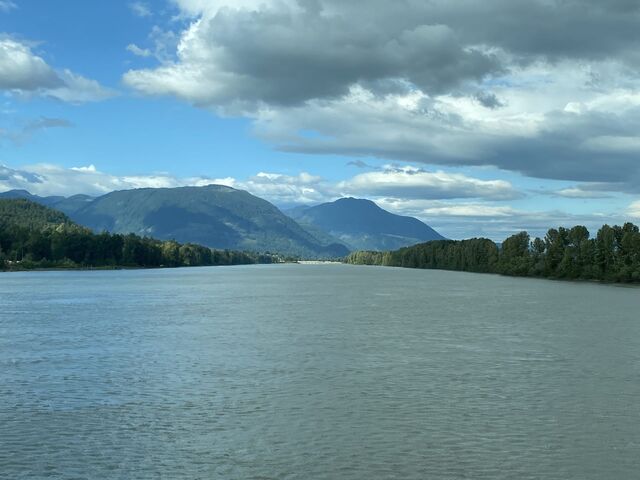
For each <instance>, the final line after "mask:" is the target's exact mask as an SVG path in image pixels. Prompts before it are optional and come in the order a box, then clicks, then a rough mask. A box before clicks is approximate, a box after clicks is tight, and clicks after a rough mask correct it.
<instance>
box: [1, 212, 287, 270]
mask: <svg viewBox="0 0 640 480" xmlns="http://www.w3.org/2000/svg"><path fill="white" fill-rule="evenodd" d="M277 261H280V259H279V258H278V257H277V256H276V255H271V254H258V253H248V252H236V251H230V250H213V249H210V248H207V247H203V246H201V245H195V244H190V243H187V244H180V243H178V242H175V241H161V240H155V239H152V238H147V237H140V236H138V235H134V234H128V235H121V234H111V233H107V232H103V233H93V232H92V231H91V230H89V229H87V228H85V227H81V226H79V225H77V224H75V223H73V222H71V221H70V220H69V219H68V217H66V216H65V215H64V214H62V213H60V212H56V211H54V210H51V209H48V208H46V207H42V206H40V205H36V204H34V203H32V202H27V201H26V200H11V201H9V200H3V201H0V269H4V270H19V269H32V268H100V267H103V268H108V267H145V268H152V267H186V266H212V265H241V264H253V263H274V262H277Z"/></svg>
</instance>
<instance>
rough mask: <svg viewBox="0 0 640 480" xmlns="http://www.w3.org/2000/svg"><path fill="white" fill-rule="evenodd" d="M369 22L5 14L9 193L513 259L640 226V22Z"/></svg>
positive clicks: (394, 16) (445, 13)
mask: <svg viewBox="0 0 640 480" xmlns="http://www.w3.org/2000/svg"><path fill="white" fill-rule="evenodd" d="M355 3H358V4H357V5H356V4H355ZM355 3H349V4H344V2H338V1H337V0H314V1H311V0H236V1H230V0H156V1H110V2H87V1H84V0H65V1H64V2H42V1H34V0H11V1H9V0H0V90H2V98H1V103H0V112H1V113H0V190H9V189H12V188H24V189H27V190H29V191H31V192H33V193H36V194H39V195H50V194H55V195H71V194H74V193H88V194H91V195H99V194H102V193H106V192H108V191H111V190H114V189H124V188H137V187H145V186H158V187H160V186H179V185H204V184H207V183H212V182H215V183H224V184H228V185H231V186H234V187H237V188H243V189H247V190H249V191H250V192H252V193H254V194H256V195H259V196H262V197H264V198H266V199H268V200H270V201H272V202H274V203H276V204H277V205H278V206H281V207H282V208H286V207H290V206H293V205H297V204H302V203H306V204H310V203H320V202H323V201H331V200H333V199H336V198H338V197H340V196H344V195H350V196H357V197H365V198H371V199H373V200H375V201H376V202H378V203H379V204H380V205H381V206H383V207H384V208H387V209H389V210H391V211H394V212H396V213H401V214H407V215H413V216H417V217H418V218H421V219H422V220H424V221H426V222H427V223H429V224H430V225H431V226H433V227H434V228H436V229H438V230H439V231H441V233H443V234H444V235H447V236H449V237H452V238H465V237H470V236H480V235H484V236H489V237H491V238H494V239H496V240H500V239H502V238H504V237H505V236H506V235H509V234H511V233H514V232H517V231H520V230H522V229H526V230H529V231H530V232H531V233H533V234H535V235H541V234H543V233H544V231H545V230H546V229H547V228H550V227H555V226H558V225H574V224H585V225H587V226H588V227H589V228H591V229H592V230H593V229H594V228H596V227H598V226H599V225H601V224H602V223H622V222H624V221H634V220H637V219H638V218H639V217H640V195H639V194H638V191H639V190H640V168H639V166H640V165H639V162H638V159H639V158H640V137H638V133H637V132H638V131H640V130H638V128H637V127H638V126H640V80H639V79H638V74H637V72H638V69H639V68H640V60H638V56H637V53H636V52H637V51H638V47H640V33H639V31H640V29H638V28H636V27H637V26H638V25H640V12H639V10H638V6H637V5H636V4H635V2H628V1H625V0H612V1H610V2H603V3H602V4H599V5H595V6H594V5H593V2H586V1H582V0H572V1H570V2H563V3H557V4H554V3H553V2H545V1H542V0H539V1H538V0H534V1H531V2H528V3H526V4H524V3H523V4H520V5H519V6H518V5H516V6H514V4H513V3H512V2H511V3H510V2H507V1H506V0H489V1H487V2H470V1H464V2H461V3H460V4H459V5H453V4H451V3H450V2H445V1H444V0H435V1H434V2H430V3H426V2H415V1H412V0H404V1H400V2H398V3H397V4H395V7H393V8H392V6H391V5H390V3H389V2H384V1H382V0H368V1H367V2H355ZM541 21H542V23H541ZM542 24H543V25H544V28H543V29H542V31H541V29H540V28H539V26H540V25H542ZM596 38H600V39H601V40H600V41H598V42H596V41H595V40H594V39H596Z"/></svg>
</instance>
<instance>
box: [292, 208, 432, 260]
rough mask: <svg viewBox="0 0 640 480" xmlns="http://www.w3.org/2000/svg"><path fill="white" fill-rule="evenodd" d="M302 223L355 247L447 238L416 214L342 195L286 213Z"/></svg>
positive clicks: (403, 244) (399, 245) (393, 246)
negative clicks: (338, 197) (410, 215)
mask: <svg viewBox="0 0 640 480" xmlns="http://www.w3.org/2000/svg"><path fill="white" fill-rule="evenodd" d="M286 213H287V214H288V215H290V216H291V217H292V218H294V219H295V220H296V221H298V223H300V224H301V225H302V226H304V227H306V226H313V227H315V228H319V229H321V230H323V231H325V232H327V233H328V234H330V235H332V236H334V237H336V238H338V239H339V240H341V241H343V242H344V243H345V244H346V245H347V246H349V247H350V248H352V249H355V250H396V249H398V248H402V247H406V246H409V245H415V244H417V243H421V242H427V241H430V240H443V239H444V237H443V236H442V235H440V234H439V233H438V232H436V231H435V230H434V229H433V228H431V227H430V226H428V225H426V224H425V223H423V222H421V221H420V220H418V219H416V218H413V217H403V216H400V215H395V214H393V213H390V212H387V211H386V210H383V209H382V208H380V207H379V206H378V205H376V204H375V203H374V202H372V201H370V200H362V199H356V198H341V199H339V200H336V201H335V202H331V203H323V204H321V205H317V206H314V207H307V208H301V207H296V208H295V209H292V210H288V211H287V212H286Z"/></svg>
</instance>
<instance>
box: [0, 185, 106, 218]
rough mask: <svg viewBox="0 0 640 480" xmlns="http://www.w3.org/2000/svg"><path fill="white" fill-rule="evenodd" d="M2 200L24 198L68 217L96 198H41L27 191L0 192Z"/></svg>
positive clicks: (76, 196) (79, 196)
mask: <svg viewBox="0 0 640 480" xmlns="http://www.w3.org/2000/svg"><path fill="white" fill-rule="evenodd" d="M0 198H7V199H16V198H23V199H25V200H31V201H32V202H36V203H39V204H40V205H45V206H47V207H51V208H54V209H56V210H60V211H61V212H64V213H66V214H67V215H69V214H70V213H73V212H76V211H78V210H80V209H81V208H83V207H85V206H87V205H88V204H89V203H90V202H92V201H93V200H94V197H90V196H89V195H73V196H72V197H61V196H53V197H39V196H38V195H33V194H31V193H29V192H27V191H26V190H9V191H8V192H0Z"/></svg>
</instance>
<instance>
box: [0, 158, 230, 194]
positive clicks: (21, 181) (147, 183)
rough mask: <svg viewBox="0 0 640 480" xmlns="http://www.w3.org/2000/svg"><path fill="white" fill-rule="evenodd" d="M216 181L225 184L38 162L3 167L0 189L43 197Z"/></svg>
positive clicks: (207, 179) (209, 180)
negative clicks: (15, 166) (22, 191)
mask: <svg viewBox="0 0 640 480" xmlns="http://www.w3.org/2000/svg"><path fill="white" fill-rule="evenodd" d="M213 183H224V179H223V180H222V181H220V180H218V179H215V178H206V177H189V178H178V177H175V176H172V175H169V174H163V173H159V174H151V175H124V176H117V175H111V174H108V173H105V172H102V171H100V170H98V168H96V166H95V165H86V166H79V167H71V168H64V167H61V166H59V165H51V164H36V165H28V166H24V167H21V168H20V169H19V170H18V169H12V168H10V167H7V166H0V191H6V190H14V189H24V190H27V191H29V192H30V193H33V194H34V195H40V196H49V195H63V196H71V195H75V194H78V193H82V194H86V195H94V196H97V195H104V194H105V193H109V192H112V191H114V190H129V189H133V188H173V187H181V186H187V185H195V186H204V185H210V184H213Z"/></svg>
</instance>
